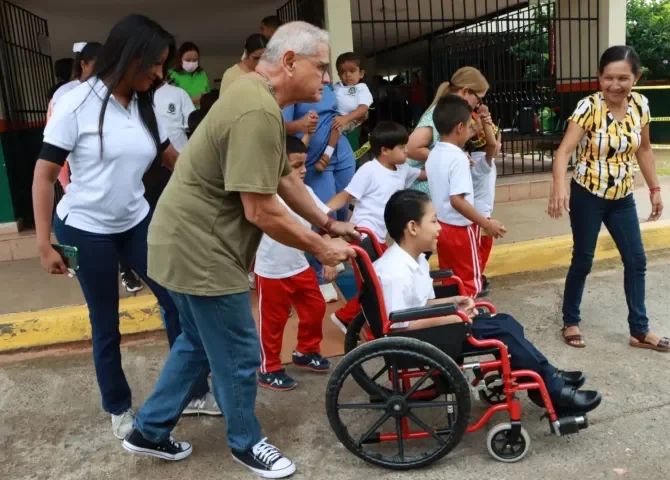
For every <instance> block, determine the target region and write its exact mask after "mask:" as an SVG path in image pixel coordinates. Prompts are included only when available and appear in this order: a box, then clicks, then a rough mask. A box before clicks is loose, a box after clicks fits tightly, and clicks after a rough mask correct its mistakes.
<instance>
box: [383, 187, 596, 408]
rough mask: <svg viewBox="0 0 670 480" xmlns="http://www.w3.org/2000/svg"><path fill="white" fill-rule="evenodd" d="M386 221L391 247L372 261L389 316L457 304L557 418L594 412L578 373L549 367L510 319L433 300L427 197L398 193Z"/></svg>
mask: <svg viewBox="0 0 670 480" xmlns="http://www.w3.org/2000/svg"><path fill="white" fill-rule="evenodd" d="M384 221H385V223H386V228H387V229H388V233H389V235H390V237H391V238H392V239H393V241H394V245H393V246H392V247H390V248H389V249H388V251H386V253H384V255H382V257H381V258H379V259H378V260H377V261H376V262H374V270H375V272H376V275H377V277H378V278H379V283H380V285H381V288H382V293H383V296H384V303H385V306H386V311H387V314H389V315H390V314H391V313H392V312H394V311H398V310H404V309H408V308H417V307H425V306H427V305H436V304H441V303H456V304H457V305H458V306H459V308H460V309H461V310H463V311H464V312H465V313H466V314H467V315H468V316H469V317H470V318H471V319H472V325H471V334H472V336H473V337H474V338H475V339H477V340H491V339H495V340H499V341H501V342H503V343H504V344H505V345H507V348H508V351H509V353H510V356H511V359H510V363H511V367H512V369H514V370H532V371H534V372H537V373H538V374H539V375H540V376H541V377H542V379H543V380H544V382H545V385H546V387H547V390H548V392H549V396H550V398H551V401H552V403H553V405H554V408H555V410H556V413H557V414H559V415H561V414H564V415H568V414H575V413H580V414H581V413H586V412H589V411H591V410H593V409H595V408H596V407H598V405H599V404H600V401H601V396H600V394H598V393H597V392H591V391H584V390H579V388H580V387H581V386H582V385H583V384H584V382H585V380H586V379H585V377H584V375H583V374H582V372H568V371H563V370H559V369H557V368H556V367H554V366H553V365H552V364H551V363H549V361H548V360H547V359H546V358H545V357H544V355H542V353H540V352H539V351H538V350H537V349H536V348H535V346H533V344H532V343H531V342H530V341H528V340H527V339H526V338H525V336H524V332H523V326H521V324H519V323H518V322H517V321H516V320H515V319H514V318H513V317H512V316H511V315H507V314H495V315H490V314H483V313H481V312H479V311H478V310H477V309H476V307H475V303H474V300H472V299H471V298H469V297H462V296H459V297H449V298H440V299H436V298H435V292H434V286H433V281H434V280H433V279H432V278H431V276H430V271H429V264H428V261H427V259H426V256H425V253H424V252H427V251H434V250H435V247H436V244H437V238H438V235H439V233H440V225H439V222H438V221H437V215H436V211H435V208H434V207H433V205H432V203H431V201H430V198H429V197H428V196H427V195H426V194H424V193H422V192H419V191H414V190H401V191H399V192H396V193H395V194H393V195H392V196H391V198H390V199H389V201H388V203H387V204H386V208H385V211H384ZM456 322H462V320H461V318H460V317H458V316H456V315H449V316H444V317H437V318H427V319H421V320H414V321H409V322H396V323H394V324H393V328H394V329H397V330H416V329H424V328H430V327H435V326H439V325H444V324H447V323H456ZM468 347H470V346H469V345H467V346H466V347H465V348H466V349H467V348H468ZM528 395H529V398H530V399H531V400H532V401H533V402H534V403H535V404H537V405H538V406H540V407H544V403H543V401H542V398H541V395H540V393H539V391H538V390H529V391H528Z"/></svg>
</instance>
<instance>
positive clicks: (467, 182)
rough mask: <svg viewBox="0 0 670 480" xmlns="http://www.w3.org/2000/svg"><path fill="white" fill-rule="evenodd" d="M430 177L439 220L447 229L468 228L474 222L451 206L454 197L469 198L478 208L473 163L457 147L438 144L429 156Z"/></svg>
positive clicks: (427, 172) (429, 181)
mask: <svg viewBox="0 0 670 480" xmlns="http://www.w3.org/2000/svg"><path fill="white" fill-rule="evenodd" d="M426 175H427V176H428V187H429V188H430V196H431V198H432V200H433V205H435V210H437V219H438V220H439V221H440V222H442V223H446V224H447V225H454V226H458V227H466V226H468V225H470V224H471V223H472V222H471V221H470V220H468V219H467V218H465V217H464V216H463V215H461V214H460V213H458V212H457V211H456V209H455V208H454V207H452V206H451V196H452V195H461V194H464V195H465V199H466V200H467V201H468V202H470V203H471V204H472V205H474V195H473V188H472V174H471V173H470V159H468V156H467V155H466V154H465V153H464V152H463V150H461V149H460V148H458V147H457V146H456V145H453V144H451V143H446V142H438V143H437V144H435V147H433V149H432V150H431V152H430V155H428V160H427V161H426Z"/></svg>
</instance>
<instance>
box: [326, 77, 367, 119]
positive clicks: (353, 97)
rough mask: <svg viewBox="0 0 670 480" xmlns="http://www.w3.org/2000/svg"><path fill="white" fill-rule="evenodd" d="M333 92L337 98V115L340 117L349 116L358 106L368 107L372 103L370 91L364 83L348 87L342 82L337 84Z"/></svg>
mask: <svg viewBox="0 0 670 480" xmlns="http://www.w3.org/2000/svg"><path fill="white" fill-rule="evenodd" d="M333 90H334V91H335V97H336V98H337V113H339V114H340V115H349V114H350V113H351V112H353V111H354V110H356V109H357V108H358V107H359V106H360V105H367V106H368V107H369V106H370V105H372V102H373V101H374V100H373V98H372V94H371V93H370V89H369V88H368V86H367V85H366V84H364V83H359V84H358V85H353V86H351V87H348V86H346V85H345V84H343V83H342V82H337V83H336V84H335V86H334V87H333Z"/></svg>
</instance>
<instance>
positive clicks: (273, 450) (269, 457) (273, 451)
mask: <svg viewBox="0 0 670 480" xmlns="http://www.w3.org/2000/svg"><path fill="white" fill-rule="evenodd" d="M266 440H267V438H264V439H263V440H261V441H260V442H258V443H257V444H256V445H254V447H253V448H252V452H253V454H254V456H255V457H256V458H258V459H259V460H260V461H261V462H263V463H264V464H266V465H272V464H273V463H274V462H276V461H277V460H279V459H280V458H282V454H281V452H280V451H279V449H278V448H277V447H275V446H274V445H270V444H269V443H266Z"/></svg>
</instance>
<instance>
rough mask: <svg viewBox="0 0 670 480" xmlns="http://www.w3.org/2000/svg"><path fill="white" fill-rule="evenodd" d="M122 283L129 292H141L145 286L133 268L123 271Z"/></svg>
mask: <svg viewBox="0 0 670 480" xmlns="http://www.w3.org/2000/svg"><path fill="white" fill-rule="evenodd" d="M121 283H122V284H123V286H124V287H125V288H126V291H127V292H128V293H135V292H139V291H140V290H142V289H143V288H144V287H143V286H142V282H141V281H140V279H139V277H138V276H137V275H135V272H133V271H132V270H128V271H127V272H123V273H122V274H121Z"/></svg>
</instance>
